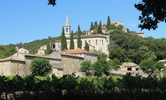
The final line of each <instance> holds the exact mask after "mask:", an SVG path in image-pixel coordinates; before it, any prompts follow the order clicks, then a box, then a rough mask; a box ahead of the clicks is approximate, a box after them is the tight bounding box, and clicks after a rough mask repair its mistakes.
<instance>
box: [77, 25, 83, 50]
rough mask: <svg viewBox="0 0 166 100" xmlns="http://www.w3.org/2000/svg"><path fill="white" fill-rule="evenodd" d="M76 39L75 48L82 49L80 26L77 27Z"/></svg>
mask: <svg viewBox="0 0 166 100" xmlns="http://www.w3.org/2000/svg"><path fill="white" fill-rule="evenodd" d="M77 34H78V38H77V47H78V48H82V43H81V29H80V25H78V31H77Z"/></svg>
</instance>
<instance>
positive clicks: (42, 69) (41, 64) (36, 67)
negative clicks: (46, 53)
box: [29, 58, 52, 76]
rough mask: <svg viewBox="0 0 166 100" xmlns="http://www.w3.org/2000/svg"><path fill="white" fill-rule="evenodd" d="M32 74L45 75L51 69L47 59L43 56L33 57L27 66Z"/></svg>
mask: <svg viewBox="0 0 166 100" xmlns="http://www.w3.org/2000/svg"><path fill="white" fill-rule="evenodd" d="M29 69H30V71H31V72H32V75H35V76H46V75H48V74H49V73H50V72H51V71H52V66H51V65H50V64H49V60H47V59H45V58H34V59H33V60H32V62H31V64H30V66H29Z"/></svg>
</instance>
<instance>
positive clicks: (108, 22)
mask: <svg viewBox="0 0 166 100" xmlns="http://www.w3.org/2000/svg"><path fill="white" fill-rule="evenodd" d="M106 27H107V29H108V30H110V27H111V20H110V16H108V18H107V25H106Z"/></svg>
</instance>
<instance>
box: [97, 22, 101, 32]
mask: <svg viewBox="0 0 166 100" xmlns="http://www.w3.org/2000/svg"><path fill="white" fill-rule="evenodd" d="M97 33H98V34H102V23H101V21H100V24H99V25H98V28H97Z"/></svg>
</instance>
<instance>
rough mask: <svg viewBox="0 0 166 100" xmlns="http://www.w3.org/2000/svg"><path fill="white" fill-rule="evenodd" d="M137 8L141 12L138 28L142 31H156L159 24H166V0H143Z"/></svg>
mask: <svg viewBox="0 0 166 100" xmlns="http://www.w3.org/2000/svg"><path fill="white" fill-rule="evenodd" d="M135 8H137V9H138V10H139V11H141V16H139V20H140V22H141V24H139V26H138V27H140V28H141V29H148V30H150V29H153V30H155V29H156V28H157V27H158V25H157V24H158V23H160V22H166V14H165V13H166V0H142V2H139V3H138V4H135Z"/></svg>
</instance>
